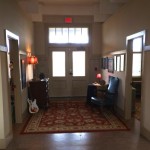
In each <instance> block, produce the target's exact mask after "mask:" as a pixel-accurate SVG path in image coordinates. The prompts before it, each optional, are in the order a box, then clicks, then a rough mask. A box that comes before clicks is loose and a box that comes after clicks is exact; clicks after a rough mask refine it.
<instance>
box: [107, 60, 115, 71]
mask: <svg viewBox="0 0 150 150" xmlns="http://www.w3.org/2000/svg"><path fill="white" fill-rule="evenodd" d="M108 72H111V73H113V72H114V58H113V57H112V58H108Z"/></svg>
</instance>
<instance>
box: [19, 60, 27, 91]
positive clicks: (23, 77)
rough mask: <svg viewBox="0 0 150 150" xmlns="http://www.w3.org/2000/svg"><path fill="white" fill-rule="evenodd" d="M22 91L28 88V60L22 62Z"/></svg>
mask: <svg viewBox="0 0 150 150" xmlns="http://www.w3.org/2000/svg"><path fill="white" fill-rule="evenodd" d="M20 63H21V82H22V89H24V88H25V87H26V58H23V59H21V60H20Z"/></svg>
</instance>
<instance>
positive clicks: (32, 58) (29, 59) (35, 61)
mask: <svg viewBox="0 0 150 150" xmlns="http://www.w3.org/2000/svg"><path fill="white" fill-rule="evenodd" d="M27 62H28V64H33V65H35V64H38V58H37V57H36V56H31V52H28V53H27Z"/></svg>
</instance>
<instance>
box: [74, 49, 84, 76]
mask: <svg viewBox="0 0 150 150" xmlns="http://www.w3.org/2000/svg"><path fill="white" fill-rule="evenodd" d="M72 57H73V60H72V62H73V65H72V69H73V77H77V76H80V77H83V76H85V51H73V52H72Z"/></svg>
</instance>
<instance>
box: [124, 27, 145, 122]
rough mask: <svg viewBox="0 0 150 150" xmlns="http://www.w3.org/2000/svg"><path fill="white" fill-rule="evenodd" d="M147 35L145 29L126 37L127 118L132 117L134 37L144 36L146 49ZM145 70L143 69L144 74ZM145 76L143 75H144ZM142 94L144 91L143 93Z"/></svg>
mask: <svg viewBox="0 0 150 150" xmlns="http://www.w3.org/2000/svg"><path fill="white" fill-rule="evenodd" d="M145 36H146V31H145V30H143V31H141V32H138V33H135V34H132V35H129V36H127V37H126V47H127V57H126V75H125V81H126V82H125V83H126V84H125V119H131V109H132V107H131V106H132V105H131V100H132V99H131V96H132V95H131V94H132V93H131V81H132V49H131V46H132V43H133V39H135V38H137V37H142V40H143V46H142V49H143V50H144V47H145ZM143 68H144V66H143ZM143 72H144V70H142V74H143ZM142 77H143V75H142ZM141 95H142V93H141Z"/></svg>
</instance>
